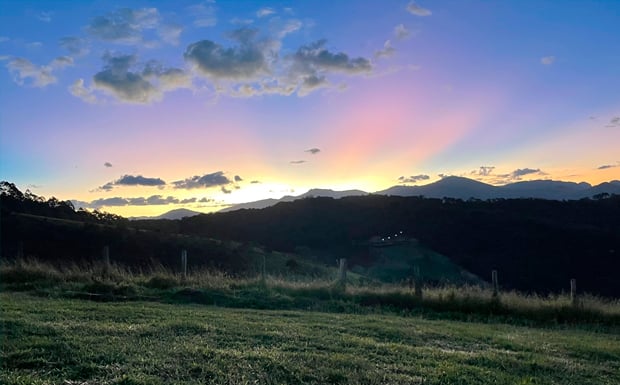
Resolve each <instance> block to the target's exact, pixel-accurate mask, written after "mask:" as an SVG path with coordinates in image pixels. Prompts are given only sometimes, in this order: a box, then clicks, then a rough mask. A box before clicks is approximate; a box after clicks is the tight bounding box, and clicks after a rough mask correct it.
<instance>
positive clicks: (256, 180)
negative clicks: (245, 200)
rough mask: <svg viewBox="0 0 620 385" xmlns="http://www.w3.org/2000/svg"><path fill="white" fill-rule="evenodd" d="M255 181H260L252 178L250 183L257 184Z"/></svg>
mask: <svg viewBox="0 0 620 385" xmlns="http://www.w3.org/2000/svg"><path fill="white" fill-rule="evenodd" d="M257 183H260V181H259V180H253V181H251V182H250V184H257Z"/></svg>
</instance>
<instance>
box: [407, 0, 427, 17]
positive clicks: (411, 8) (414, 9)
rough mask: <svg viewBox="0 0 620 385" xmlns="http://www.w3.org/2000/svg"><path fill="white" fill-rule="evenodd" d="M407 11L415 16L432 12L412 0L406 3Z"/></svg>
mask: <svg viewBox="0 0 620 385" xmlns="http://www.w3.org/2000/svg"><path fill="white" fill-rule="evenodd" d="M407 11H408V12H409V13H411V14H412V15H416V16H430V15H432V14H433V13H432V12H431V11H430V10H428V9H426V8H422V7H420V6H419V5H417V4H416V3H415V2H413V1H411V2H410V3H409V4H407Z"/></svg>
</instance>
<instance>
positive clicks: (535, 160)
mask: <svg viewBox="0 0 620 385" xmlns="http://www.w3.org/2000/svg"><path fill="white" fill-rule="evenodd" d="M0 9H2V12H1V13H0V59H1V61H0V70H1V71H0V108H1V110H0V129H1V135H0V178H1V179H3V180H9V181H11V182H14V183H16V184H17V185H18V186H19V187H20V188H22V189H26V188H28V189H31V190H32V191H33V192H34V193H36V194H40V195H44V196H48V197H49V196H51V195H55V196H57V197H59V198H61V199H74V200H76V201H78V202H80V204H81V205H83V206H85V207H89V208H101V209H104V210H106V211H111V212H116V213H120V214H122V215H150V214H156V213H160V212H163V211H167V210H169V209H172V208H177V207H188V208H192V209H195V210H200V211H213V210H217V209H219V208H221V207H223V206H224V205H227V204H232V203H238V202H244V201H251V200H257V199H263V198H268V197H276V198H277V197H281V196H282V195H285V194H301V193H303V192H305V191H306V190H307V189H309V188H314V187H320V188H332V189H349V188H358V189H363V190H366V191H377V190H381V189H385V188H387V187H390V186H392V185H395V184H402V183H409V184H413V183H417V184H423V183H430V182H433V181H436V180H438V179H439V178H441V177H442V176H445V175H460V176H467V177H470V178H474V179H478V180H482V181H485V182H487V183H493V184H505V183H510V182H514V181H518V180H528V179H555V180H567V181H576V182H581V181H586V182H589V183H592V184H596V183H600V182H603V181H608V180H613V179H620V163H619V162H620V157H619V156H618V154H620V118H619V117H620V92H618V89H620V76H619V75H620V46H619V45H620V43H619V42H620V18H619V16H618V15H620V2H617V1H562V2H558V1H441V0H433V1H419V2H411V1H390V2H384V1H335V2H330V3H329V6H327V5H326V3H325V2H320V1H297V2H293V1H289V2H285V1H282V2H266V1H265V2H263V1H261V2H258V1H255V2H252V1H203V2H199V1H181V2H174V3H171V2H159V1H128V2H124V3H123V4H122V7H119V4H118V3H117V2H111V1H80V2H74V1H45V2H27V1H6V0H2V1H0ZM158 180H161V181H162V182H163V183H156V184H153V182H154V181H158ZM190 182H191V183H190ZM104 186H107V187H106V188H102V187H104Z"/></svg>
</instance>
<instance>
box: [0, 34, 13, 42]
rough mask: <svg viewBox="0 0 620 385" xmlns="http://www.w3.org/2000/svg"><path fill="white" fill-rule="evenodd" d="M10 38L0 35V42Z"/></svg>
mask: <svg viewBox="0 0 620 385" xmlns="http://www.w3.org/2000/svg"><path fill="white" fill-rule="evenodd" d="M10 40H11V38H9V37H8V36H0V43H4V42H6V41H10Z"/></svg>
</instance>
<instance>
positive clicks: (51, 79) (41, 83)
mask: <svg viewBox="0 0 620 385" xmlns="http://www.w3.org/2000/svg"><path fill="white" fill-rule="evenodd" d="M6 67H7V68H8V70H9V72H10V73H11V75H12V76H13V81H15V83H17V84H19V85H20V86H31V87H39V88H43V87H46V86H48V85H50V84H53V83H56V81H57V79H56V77H55V76H54V75H53V74H52V72H53V71H54V69H57V68H58V67H55V66H54V62H53V61H52V63H50V65H46V66H38V65H36V64H33V63H32V62H31V61H30V60H28V59H24V58H14V59H12V60H11V61H9V62H8V63H7V64H6Z"/></svg>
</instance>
